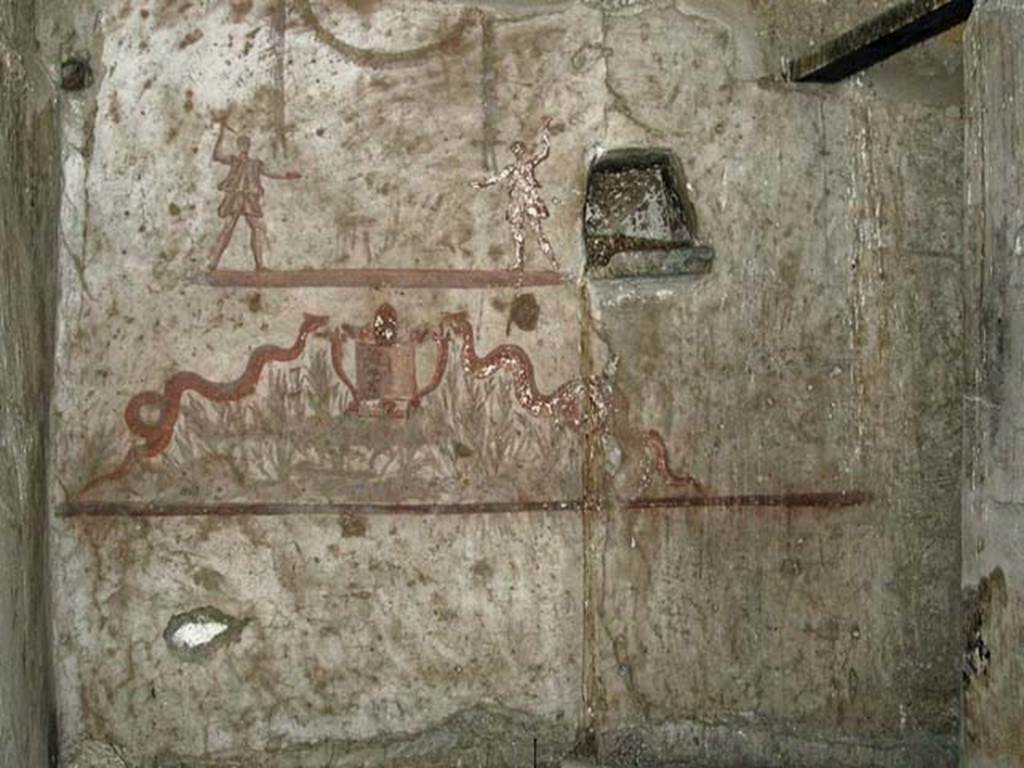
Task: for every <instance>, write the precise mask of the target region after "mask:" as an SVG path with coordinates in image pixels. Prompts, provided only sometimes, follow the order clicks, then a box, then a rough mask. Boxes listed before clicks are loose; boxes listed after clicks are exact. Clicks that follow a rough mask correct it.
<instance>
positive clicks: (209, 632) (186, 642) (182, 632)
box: [171, 621, 228, 650]
mask: <svg viewBox="0 0 1024 768" xmlns="http://www.w3.org/2000/svg"><path fill="white" fill-rule="evenodd" d="M227 630H228V625H227V624H224V623H223V622H220V621H190V622H187V623H185V624H182V625H181V626H180V627H178V628H177V629H176V630H175V631H174V633H173V634H172V635H171V644H172V645H175V646H176V647H178V648H188V649H189V650H191V649H193V648H198V647H200V646H203V645H207V644H209V643H211V642H213V641H214V640H216V639H217V638H218V637H220V636H221V635H222V634H224V633H225V632H227Z"/></svg>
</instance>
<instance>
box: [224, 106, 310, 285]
mask: <svg viewBox="0 0 1024 768" xmlns="http://www.w3.org/2000/svg"><path fill="white" fill-rule="evenodd" d="M219 122H220V134H219V135H218V136H217V144H216V145H215V146H214V148H213V161H214V162H215V163H221V164H222V165H227V166H229V167H230V170H229V171H228V175H227V176H225V177H224V179H223V180H222V181H221V182H220V184H218V185H217V189H219V190H220V191H221V192H223V193H224V199H223V200H221V203H220V207H219V208H218V209H217V215H218V216H219V217H220V218H222V219H224V226H223V227H222V228H221V230H220V234H219V235H217V242H216V244H215V245H214V247H213V254H212V257H211V260H210V269H216V268H217V265H219V264H220V260H221V257H223V256H224V252H225V251H226V250H227V248H228V245H229V244H230V243H231V237H232V236H233V235H234V233H235V227H236V226H237V225H238V220H239V219H245V223H246V224H247V225H248V226H249V247H250V249H251V251H252V258H253V261H255V262H256V269H258V270H259V269H263V238H264V236H265V235H266V225H265V224H264V223H263V178H268V179H279V180H282V181H291V180H294V179H299V178H302V175H301V174H300V173H299V172H298V171H285V172H283V173H276V172H273V171H269V170H267V168H266V167H265V166H264V165H263V161H262V160H260V159H259V158H258V157H251V156H250V155H249V149H250V147H251V146H252V142H251V140H250V139H249V137H248V136H244V135H241V134H236V135H237V136H238V139H237V144H236V147H237V149H236V152H235V154H230V155H229V154H227V153H226V152H225V150H224V138H225V135H226V132H227V131H231V132H232V133H235V131H232V130H231V129H230V128H228V126H227V123H226V120H224V119H221V120H220V121H219Z"/></svg>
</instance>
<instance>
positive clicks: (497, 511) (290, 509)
mask: <svg viewBox="0 0 1024 768" xmlns="http://www.w3.org/2000/svg"><path fill="white" fill-rule="evenodd" d="M582 507H583V502H582V501H528V502H481V503H478V504H272V503H254V504H181V503H173V504H154V503H146V502H118V501H113V502H105V501H70V502H66V503H65V504H64V505H63V507H62V509H61V517H241V516H249V517H284V516H288V515H502V514H517V513H525V512H573V511H578V510H580V509H582Z"/></svg>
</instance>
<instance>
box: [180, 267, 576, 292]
mask: <svg viewBox="0 0 1024 768" xmlns="http://www.w3.org/2000/svg"><path fill="white" fill-rule="evenodd" d="M198 280H199V282H202V283H207V284H209V285H213V286H216V287H218V288H375V287H389V288H508V287H512V288H515V287H530V288H536V287H542V286H554V285H562V284H564V283H565V282H567V277H566V276H565V275H562V274H560V273H558V272H554V271H550V270H549V271H537V272H516V271H512V270H507V269H501V270H497V269H495V270H481V269H292V270H274V269H261V270H259V271H243V270H230V269H218V270H214V271H213V272H209V273H207V274H205V275H203V276H201V277H200V278H199V279H198Z"/></svg>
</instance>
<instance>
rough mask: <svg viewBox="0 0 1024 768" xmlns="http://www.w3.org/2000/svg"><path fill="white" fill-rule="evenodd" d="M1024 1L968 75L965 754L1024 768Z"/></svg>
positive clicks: (988, 35)
mask: <svg viewBox="0 0 1024 768" xmlns="http://www.w3.org/2000/svg"><path fill="white" fill-rule="evenodd" d="M1021 34H1024V3H1020V2H1014V1H1013V0H1002V1H1001V2H988V3H981V4H979V6H978V8H977V9H976V10H975V13H974V16H973V17H972V18H971V20H970V21H969V23H968V31H967V37H966V41H965V53H964V62H965V70H966V75H967V77H966V94H967V101H966V133H965V136H966V147H965V149H966V157H967V166H966V167H967V185H966V186H967V189H966V192H967V198H966V199H967V204H966V219H965V221H966V228H965V234H966V245H967V247H966V248H965V251H964V252H965V276H966V278H967V279H966V281H965V286H966V289H965V296H966V298H967V301H966V303H965V306H966V307H967V309H968V315H967V317H968V323H967V325H966V328H967V337H966V340H967V352H968V354H967V377H968V384H969V389H968V397H967V398H966V400H965V404H966V407H965V420H964V425H965V430H966V435H967V438H968V439H967V442H966V443H965V444H966V445H967V446H969V447H970V448H971V450H970V452H969V453H968V454H967V456H966V459H967V461H966V462H965V467H966V474H965V484H964V527H963V562H964V646H965V647H964V652H965V687H964V710H965V711H964V756H965V761H966V764H968V765H971V766H975V765H977V766H981V767H982V768H988V766H1019V765H1024V735H1022V732H1021V728H1020V723H1021V722H1022V720H1024V682H1022V681H1024V646H1022V638H1024V529H1022V526H1021V520H1022V515H1021V513H1022V510H1024V507H1022V501H1024V476H1022V474H1021V470H1020V466H1019V461H1018V456H1019V453H1018V451H1019V446H1020V439H1021V438H1020V435H1021V424H1022V419H1024V413H1022V410H1021V404H1020V398H1019V394H1018V390H1017V388H1018V387H1019V382H1020V380H1021V376H1022V375H1024V357H1022V356H1021V352H1020V341H1021V320H1022V318H1021V312H1020V306H1019V299H1018V298H1017V293H1018V292H1019V291H1020V290H1021V288H1022V285H1024V284H1022V274H1021V257H1022V256H1024V152H1022V149H1021V147H1022V143H1021V138H1022V137H1021V125H1024V107H1022V100H1024V94H1022V92H1021V91H1022V89H1021V79H1020V77H1019V74H1020V72H1021V70H1022V67H1024V54H1022V53H1021V50H1020V43H1019V41H1020V35H1021Z"/></svg>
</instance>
